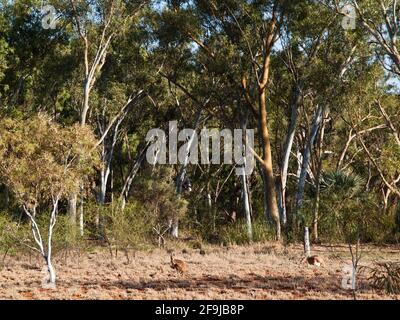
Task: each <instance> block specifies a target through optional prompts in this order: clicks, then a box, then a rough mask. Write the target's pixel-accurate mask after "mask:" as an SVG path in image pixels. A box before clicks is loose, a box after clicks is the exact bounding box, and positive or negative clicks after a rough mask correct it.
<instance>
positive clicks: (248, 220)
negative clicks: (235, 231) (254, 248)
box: [242, 169, 253, 241]
mask: <svg viewBox="0 0 400 320" xmlns="http://www.w3.org/2000/svg"><path fill="white" fill-rule="evenodd" d="M244 171H245V170H244V169H243V174H242V188H243V208H244V212H245V216H246V227H247V237H248V239H249V241H252V240H253V227H252V224H251V213H250V200H249V188H248V184H247V176H246V175H245V174H244Z"/></svg>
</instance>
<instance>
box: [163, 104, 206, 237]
mask: <svg viewBox="0 0 400 320" xmlns="http://www.w3.org/2000/svg"><path fill="white" fill-rule="evenodd" d="M201 111H202V110H199V111H198V112H197V115H196V120H195V124H194V129H193V133H192V135H191V136H190V138H189V141H188V142H187V144H186V150H185V159H184V161H183V163H182V165H181V168H180V170H179V173H178V177H177V179H176V193H177V195H178V197H180V196H181V194H182V186H183V182H184V181H185V177H186V168H187V166H188V164H189V157H190V150H191V149H192V145H193V143H194V141H195V137H196V132H197V129H198V128H199V126H200V120H201ZM178 235H179V219H178V218H173V219H172V224H171V236H172V237H173V238H178Z"/></svg>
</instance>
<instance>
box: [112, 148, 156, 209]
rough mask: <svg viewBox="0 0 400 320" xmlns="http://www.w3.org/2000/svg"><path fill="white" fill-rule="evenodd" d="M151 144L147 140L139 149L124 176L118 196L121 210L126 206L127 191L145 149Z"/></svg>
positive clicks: (144, 155)
mask: <svg viewBox="0 0 400 320" xmlns="http://www.w3.org/2000/svg"><path fill="white" fill-rule="evenodd" d="M150 144H151V141H148V142H147V143H146V145H145V146H144V148H143V149H142V150H141V151H140V153H139V156H138V158H137V159H136V161H135V163H134V165H133V166H132V169H131V171H130V172H129V174H128V176H127V177H126V178H125V182H124V185H123V187H122V191H121V194H120V196H119V199H120V203H121V204H120V209H121V210H122V211H123V210H124V209H125V206H126V202H127V201H128V196H129V192H130V190H131V187H132V183H133V179H134V178H135V176H136V174H137V172H138V171H139V169H140V166H141V165H142V162H143V160H144V159H145V157H146V151H147V148H148V147H149V145H150Z"/></svg>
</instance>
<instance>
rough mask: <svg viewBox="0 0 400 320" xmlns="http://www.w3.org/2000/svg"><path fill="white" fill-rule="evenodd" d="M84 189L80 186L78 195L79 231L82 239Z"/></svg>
mask: <svg viewBox="0 0 400 320" xmlns="http://www.w3.org/2000/svg"><path fill="white" fill-rule="evenodd" d="M83 191H84V188H83V186H81V194H80V202H79V231H80V234H81V237H83V229H84V224H83V214H84V207H83V205H84V194H83Z"/></svg>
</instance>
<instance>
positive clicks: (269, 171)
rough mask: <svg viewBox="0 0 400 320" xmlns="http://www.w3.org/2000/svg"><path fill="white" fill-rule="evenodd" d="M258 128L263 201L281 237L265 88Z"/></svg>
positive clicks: (261, 97)
mask: <svg viewBox="0 0 400 320" xmlns="http://www.w3.org/2000/svg"><path fill="white" fill-rule="evenodd" d="M259 103H260V128H261V135H262V141H263V162H262V163H261V167H262V170H263V171H264V174H265V176H264V177H265V179H264V181H265V190H264V191H265V197H266V199H265V201H266V204H267V208H268V213H269V214H270V215H271V217H272V219H273V220H274V222H275V227H276V237H277V239H278V240H280V238H281V224H280V218H279V210H278V203H277V201H276V190H275V178H274V172H273V166H272V153H271V141H270V137H269V131H268V127H267V106H266V92H265V89H264V90H263V91H262V92H261V94H260V102H259Z"/></svg>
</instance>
